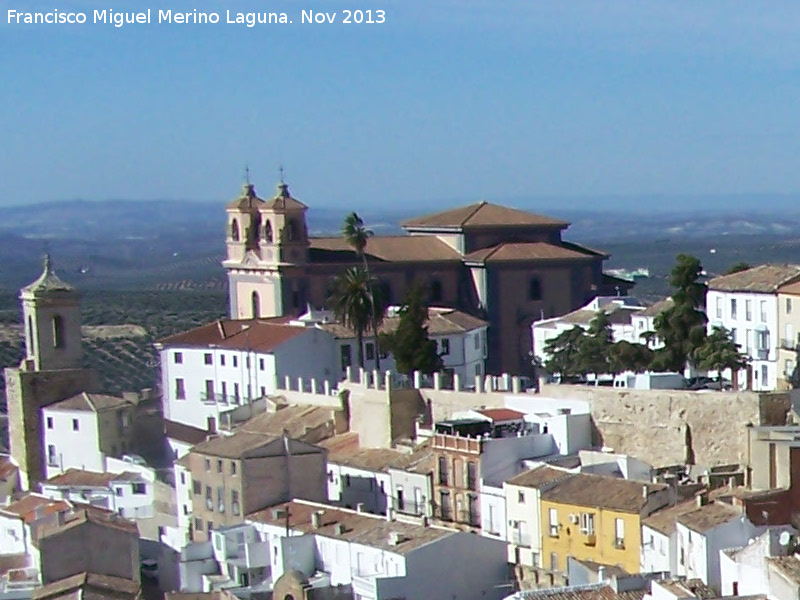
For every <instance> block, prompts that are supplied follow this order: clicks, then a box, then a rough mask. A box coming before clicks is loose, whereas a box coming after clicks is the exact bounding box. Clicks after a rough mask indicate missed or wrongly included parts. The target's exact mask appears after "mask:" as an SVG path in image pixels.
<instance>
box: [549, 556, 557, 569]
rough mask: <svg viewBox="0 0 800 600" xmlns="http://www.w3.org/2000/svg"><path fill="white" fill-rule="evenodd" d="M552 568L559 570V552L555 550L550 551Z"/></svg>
mask: <svg viewBox="0 0 800 600" xmlns="http://www.w3.org/2000/svg"><path fill="white" fill-rule="evenodd" d="M550 570H551V571H558V554H556V553H555V552H551V553H550Z"/></svg>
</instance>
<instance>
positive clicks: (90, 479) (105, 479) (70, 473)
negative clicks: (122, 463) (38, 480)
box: [44, 469, 145, 487]
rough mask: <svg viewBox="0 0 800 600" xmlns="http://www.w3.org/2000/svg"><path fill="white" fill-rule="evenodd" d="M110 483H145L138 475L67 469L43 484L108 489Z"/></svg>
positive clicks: (127, 472) (129, 472) (128, 472)
mask: <svg viewBox="0 0 800 600" xmlns="http://www.w3.org/2000/svg"><path fill="white" fill-rule="evenodd" d="M112 481H145V479H144V478H143V477H142V476H141V475H139V474H138V473H133V472H131V471H125V472H124V473H96V472H94V471H84V470H82V469H67V470H66V471H65V472H64V473H61V475H56V476H55V477H51V478H50V479H48V480H47V481H45V482H44V483H45V484H46V485H57V486H59V487H72V486H75V487H108V485H110V484H111V482H112Z"/></svg>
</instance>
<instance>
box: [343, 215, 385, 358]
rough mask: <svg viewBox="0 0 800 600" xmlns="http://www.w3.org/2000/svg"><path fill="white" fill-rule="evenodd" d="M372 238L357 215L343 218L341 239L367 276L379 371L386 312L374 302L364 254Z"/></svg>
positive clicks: (371, 322)
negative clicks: (348, 245) (381, 334)
mask: <svg viewBox="0 0 800 600" xmlns="http://www.w3.org/2000/svg"><path fill="white" fill-rule="evenodd" d="M372 236H373V233H372V231H371V230H370V229H367V228H366V227H364V221H363V220H362V219H361V217H359V216H358V214H357V213H355V212H351V213H350V214H349V215H347V216H346V217H345V218H344V223H342V237H344V239H345V241H346V242H347V243H348V244H350V246H352V248H353V250H355V252H356V255H357V256H358V257H359V258H360V259H361V262H362V264H363V266H364V272H365V273H366V276H367V289H368V291H369V295H370V306H371V309H370V325H371V326H372V333H373V334H374V337H375V368H376V369H378V370H380V368H381V353H380V347H379V341H378V327H379V326H380V324H381V322H383V316H384V314H385V312H386V311H385V307H383V310H381V309H380V307H379V306H378V304H379V303H378V302H376V298H375V290H374V286H373V281H372V277H371V276H370V273H369V262H367V255H366V253H365V252H364V250H365V249H366V247H367V242H369V238H371V237H372ZM362 366H363V365H362Z"/></svg>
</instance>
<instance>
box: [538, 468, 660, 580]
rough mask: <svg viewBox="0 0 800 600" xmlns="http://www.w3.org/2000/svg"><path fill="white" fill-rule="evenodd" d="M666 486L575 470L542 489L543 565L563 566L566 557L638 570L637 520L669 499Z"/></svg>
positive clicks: (638, 540)
mask: <svg viewBox="0 0 800 600" xmlns="http://www.w3.org/2000/svg"><path fill="white" fill-rule="evenodd" d="M670 496H671V494H670V490H669V488H668V486H665V485H661V484H653V483H642V482H637V481H627V480H625V479H618V478H615V477H605V476H601V475H590V474H587V473H576V474H574V475H572V476H571V477H569V478H567V479H564V480H562V481H560V482H558V483H557V484H556V485H554V486H553V487H552V488H550V489H549V490H546V491H542V494H541V515H540V518H541V524H542V530H541V536H542V545H541V548H542V553H541V562H542V567H543V568H546V569H549V570H551V571H566V569H567V558H568V557H570V556H572V557H574V558H576V559H579V560H590V561H593V562H596V563H598V564H602V565H609V566H619V567H622V568H623V569H625V570H626V571H627V572H629V573H637V572H638V571H639V565H640V553H641V545H642V537H641V520H642V518H643V517H645V516H647V515H649V514H650V513H651V512H653V511H655V510H657V509H658V508H661V507H663V506H666V505H668V504H669V503H670Z"/></svg>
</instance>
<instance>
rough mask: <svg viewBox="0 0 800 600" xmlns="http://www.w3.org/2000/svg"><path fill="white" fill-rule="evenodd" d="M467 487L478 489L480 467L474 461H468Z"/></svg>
mask: <svg viewBox="0 0 800 600" xmlns="http://www.w3.org/2000/svg"><path fill="white" fill-rule="evenodd" d="M467 489H468V490H477V489H478V468H477V466H476V465H475V463H474V462H469V463H467Z"/></svg>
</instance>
